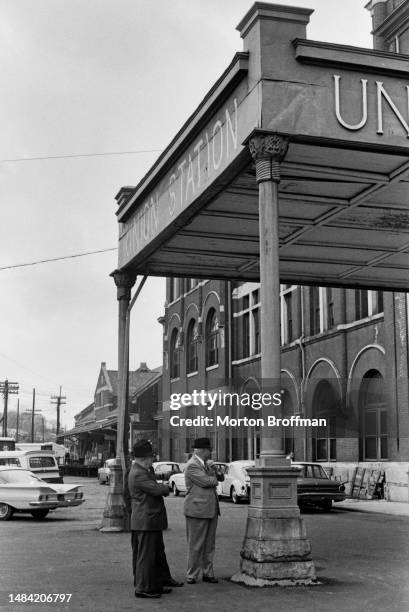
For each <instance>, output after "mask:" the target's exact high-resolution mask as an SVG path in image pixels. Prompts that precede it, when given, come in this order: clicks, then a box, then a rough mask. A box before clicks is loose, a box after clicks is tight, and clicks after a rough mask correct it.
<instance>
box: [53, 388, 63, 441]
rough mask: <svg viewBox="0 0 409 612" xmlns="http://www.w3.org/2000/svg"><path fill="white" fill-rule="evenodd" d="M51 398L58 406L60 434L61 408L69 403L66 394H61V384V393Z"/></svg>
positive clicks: (58, 430) (58, 431)
mask: <svg viewBox="0 0 409 612" xmlns="http://www.w3.org/2000/svg"><path fill="white" fill-rule="evenodd" d="M50 399H51V403H52V404H53V405H54V406H56V407H57V436H58V434H59V433H60V408H61V406H63V405H64V404H66V403H67V402H66V399H67V398H66V396H65V395H61V386H60V392H59V394H58V395H52V396H51V398H50Z"/></svg>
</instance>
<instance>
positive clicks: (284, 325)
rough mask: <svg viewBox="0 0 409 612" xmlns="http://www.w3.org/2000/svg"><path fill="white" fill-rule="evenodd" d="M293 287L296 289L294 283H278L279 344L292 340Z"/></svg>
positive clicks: (293, 334)
mask: <svg viewBox="0 0 409 612" xmlns="http://www.w3.org/2000/svg"><path fill="white" fill-rule="evenodd" d="M295 289H297V287H296V286H295V285H280V304H281V306H280V308H281V313H280V314H281V317H280V322H281V344H288V342H291V341H292V340H294V336H295V333H294V332H295V330H294V325H293V308H294V300H293V295H294V291H295Z"/></svg>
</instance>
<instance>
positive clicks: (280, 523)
mask: <svg viewBox="0 0 409 612" xmlns="http://www.w3.org/2000/svg"><path fill="white" fill-rule="evenodd" d="M240 554H241V563H240V572H239V573H238V574H235V576H233V578H232V580H234V582H244V584H247V585H252V586H273V585H282V586H285V585H295V584H316V582H317V579H316V575H315V568H314V563H313V561H312V559H311V546H310V542H309V540H308V538H307V535H306V531H305V527H304V522H303V520H302V518H301V516H289V517H286V518H284V517H283V518H274V519H271V518H262V517H255V516H249V517H248V519H247V528H246V536H245V538H244V542H243V548H242V550H241V553H240Z"/></svg>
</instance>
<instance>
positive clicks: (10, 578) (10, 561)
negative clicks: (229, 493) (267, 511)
mask: <svg viewBox="0 0 409 612" xmlns="http://www.w3.org/2000/svg"><path fill="white" fill-rule="evenodd" d="M65 480H66V482H81V484H83V485H84V492H85V495H86V498H87V499H86V502H85V503H84V504H83V505H82V506H81V507H79V508H69V509H61V510H57V511H55V512H52V513H50V514H49V516H48V517H47V518H46V519H45V520H44V521H37V520H34V519H33V518H31V517H30V516H28V515H27V516H26V515H16V516H15V517H13V519H12V520H11V521H7V522H1V523H0V611H1V612H3V611H7V612H9V611H14V610H19V611H20V610H26V611H27V610H28V609H29V610H35V611H36V612H37V611H41V612H42V611H46V610H47V611H50V610H58V611H59V610H70V611H71V612H81V611H90V612H91V611H92V612H94V611H95V612H105V611H107V612H108V611H109V612H111V611H122V610H137V611H141V612H142V611H144V612H145V611H146V612H150V611H151V610H160V611H161V612H167V611H178V612H185V611H189V612H191V611H192V610H197V611H200V612H202V611H203V612H206V611H210V610H212V612H214V611H215V610H217V611H221V612H229V611H239V612H241V611H243V612H247V611H248V610H257V612H267V611H268V612H270V611H272V610H274V611H277V612H287V611H288V612H290V611H291V612H298V611H300V612H301V611H306V612H310V611H311V612H321V611H322V612H324V611H325V612H338V610H339V611H341V610H342V611H345V610H347V611H351V612H354V611H358V610H359V611H361V610H365V612H367V611H376V612H384V611H386V610H388V611H392V612H395V611H396V612H404V611H405V612H406V611H407V610H409V580H408V578H409V504H392V503H391V502H383V501H379V502H378V501H374V502H372V501H371V502H363V501H352V500H347V501H345V502H343V503H342V504H337V505H336V506H335V509H334V510H333V511H331V512H322V511H319V510H318V511H308V512H307V511H306V512H304V513H303V515H302V516H303V518H304V521H305V524H306V528H307V532H308V536H309V538H310V541H311V545H312V551H313V559H314V562H315V567H316V571H317V575H318V578H319V582H320V584H319V585H317V586H313V587H272V588H263V589H259V588H248V587H245V586H240V585H237V584H233V583H231V582H230V581H229V578H230V576H232V575H233V574H234V573H235V572H237V570H238V568H239V560H240V557H239V554H240V547H241V544H242V539H243V534H244V530H245V524H246V516H247V506H246V505H238V506H236V505H234V504H232V503H231V502H229V501H223V502H222V503H221V511H222V516H221V518H220V522H219V527H218V531H217V550H216V558H215V572H216V575H217V576H218V577H219V580H220V582H219V584H215V585H212V584H207V583H202V582H200V583H198V584H195V585H187V584H185V586H183V587H182V588H177V589H174V590H173V592H172V593H171V594H169V595H164V596H162V597H161V598H160V599H157V600H153V601H147V600H137V599H135V597H134V594H133V588H132V575H131V562H130V561H131V554H130V553H131V551H130V534H128V533H107V534H102V533H100V532H99V531H98V526H99V524H100V522H101V518H102V511H103V507H104V505H105V499H106V495H107V492H108V487H106V486H101V485H99V484H98V483H97V482H96V479H86V478H74V477H66V479H65ZM166 505H167V509H168V517H169V525H170V528H169V529H168V530H167V531H166V532H165V533H164V538H165V544H166V551H167V557H168V561H169V565H170V567H171V571H172V574H173V576H174V577H175V578H177V579H181V580H183V579H184V572H185V565H186V539H185V526H184V518H183V497H178V498H175V497H172V496H171V497H169V498H168V499H167V500H166ZM17 593H26V594H29V593H44V594H48V593H72V597H71V600H70V602H69V603H68V604H67V603H65V604H63V603H49V604H46V603H26V604H11V603H10V597H9V595H10V594H14V595H15V594H17Z"/></svg>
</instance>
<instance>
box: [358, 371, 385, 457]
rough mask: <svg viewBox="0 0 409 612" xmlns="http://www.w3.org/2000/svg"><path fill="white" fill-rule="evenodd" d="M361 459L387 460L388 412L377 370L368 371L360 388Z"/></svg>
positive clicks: (383, 387)
mask: <svg viewBox="0 0 409 612" xmlns="http://www.w3.org/2000/svg"><path fill="white" fill-rule="evenodd" d="M359 403H360V408H361V439H362V459H363V460H364V461H373V460H377V461H378V460H380V459H387V458H388V410H387V402H386V394H385V383H384V380H383V378H382V375H381V374H380V372H378V370H369V371H368V372H367V373H366V374H365V376H364V377H363V380H362V384H361V388H360V402H359Z"/></svg>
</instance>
